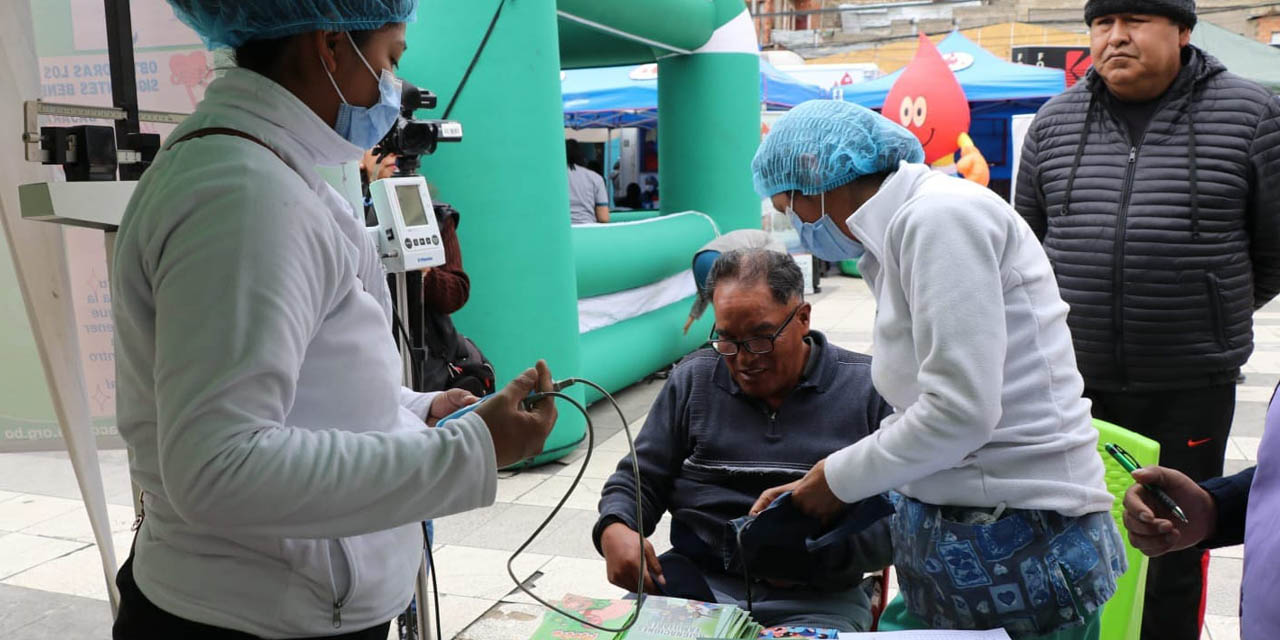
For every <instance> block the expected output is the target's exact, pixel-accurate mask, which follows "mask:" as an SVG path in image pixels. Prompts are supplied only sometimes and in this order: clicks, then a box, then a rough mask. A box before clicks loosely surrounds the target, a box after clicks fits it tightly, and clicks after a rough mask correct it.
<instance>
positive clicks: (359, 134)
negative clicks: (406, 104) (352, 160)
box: [324, 31, 401, 149]
mask: <svg viewBox="0 0 1280 640" xmlns="http://www.w3.org/2000/svg"><path fill="white" fill-rule="evenodd" d="M347 40H350V41H351V48H353V49H355V50H356V55H357V56H360V61H361V62H363V63H364V66H365V68H366V69H368V70H369V73H371V74H373V77H374V79H376V80H377V81H378V102H377V104H375V105H373V106H372V107H357V106H354V105H352V104H350V103H348V102H347V98H346V96H344V95H342V90H341V89H339V88H338V83H337V82H335V81H334V79H333V74H331V73H329V68H328V67H327V66H326V67H325V70H324V72H325V73H326V74H328V75H329V82H330V83H332V84H333V90H334V91H337V92H338V97H339V98H341V99H342V104H341V105H339V106H338V122H337V123H336V124H335V125H334V126H333V128H334V130H335V131H337V132H338V135H340V136H342V137H343V138H346V139H347V141H348V142H350V143H351V144H354V145H356V146H357V147H360V148H361V149H372V148H373V147H374V145H376V144H378V142H380V141H381V140H382V137H383V136H385V135H387V132H388V131H390V130H391V127H392V126H394V125H395V123H396V119H397V118H399V117H400V90H401V84H400V79H399V78H396V77H395V75H393V74H392V73H391V71H390V70H388V69H383V70H382V75H381V76H379V75H378V74H377V73H375V72H374V70H373V67H372V66H370V65H369V61H368V60H365V58H364V54H363V53H360V47H357V46H356V41H355V40H353V39H352V38H351V32H349V31H348V32H347Z"/></svg>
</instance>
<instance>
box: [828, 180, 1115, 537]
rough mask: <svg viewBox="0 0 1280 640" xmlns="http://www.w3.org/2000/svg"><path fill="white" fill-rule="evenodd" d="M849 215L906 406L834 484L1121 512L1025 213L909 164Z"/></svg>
mask: <svg viewBox="0 0 1280 640" xmlns="http://www.w3.org/2000/svg"><path fill="white" fill-rule="evenodd" d="M848 224H849V229H850V230H851V231H852V232H853V234H854V235H855V236H856V237H857V238H858V240H859V241H860V242H861V243H862V244H863V245H864V246H865V247H866V254H865V255H864V257H863V258H862V259H861V261H859V263H858V269H859V270H860V271H861V272H862V274H863V276H864V277H865V278H866V280H867V283H868V284H869V285H870V287H871V290H872V292H873V294H874V295H875V298H876V321H875V328H874V332H873V340H874V349H875V357H874V358H873V360H872V365H871V375H872V380H873V382H874V383H875V386H876V390H877V391H879V392H880V395H882V396H883V397H884V398H885V400H887V401H888V402H889V404H891V405H893V408H894V414H893V415H892V416H889V417H888V418H886V419H885V420H884V421H883V422H882V423H881V425H880V429H879V430H878V431H876V432H875V433H873V434H871V435H870V436H868V437H866V438H863V439H862V440H859V441H858V442H857V443H856V444H853V445H851V446H849V447H847V448H845V449H842V450H840V451H837V452H836V453H833V454H831V456H830V457H828V458H827V462H826V476H827V483H828V484H829V485H830V487H831V489H832V491H834V492H835V494H836V495H837V496H839V497H840V499H842V500H844V501H846V502H853V501H855V500H859V499H862V498H865V497H867V496H871V495H875V494H877V493H880V492H882V491H886V490H889V489H898V490H900V491H901V492H902V493H903V494H905V495H908V496H911V497H913V498H915V499H917V500H921V501H923V502H927V503H931V504H938V505H958V506H973V507H995V506H997V505H999V504H1001V503H1004V504H1006V505H1007V506H1008V507H1010V508H1017V509H1045V510H1050V511H1057V512H1059V513H1063V514H1066V515H1071V516H1078V515H1083V514H1087V513H1092V512H1098V511H1106V510H1108V509H1110V507H1111V503H1112V497H1111V494H1109V493H1107V490H1106V485H1105V484H1104V482H1103V467H1102V461H1101V459H1100V458H1099V456H1098V453H1097V451H1096V447H1097V433H1096V431H1095V430H1094V428H1093V427H1092V425H1091V424H1090V417H1089V406H1090V405H1089V401H1088V400H1085V399H1083V398H1082V397H1081V393H1082V392H1083V391H1084V382H1083V381H1082V379H1081V378H1080V374H1079V373H1078V372H1077V370H1076V360H1075V352H1074V350H1073V348H1072V344H1071V334H1070V332H1069V331H1068V330H1067V323H1066V319H1067V305H1066V303H1064V302H1063V301H1062V298H1061V296H1060V295H1059V294H1058V285H1057V282H1056V281H1055V280H1054V276H1053V272H1052V270H1051V268H1050V266H1049V260H1048V259H1047V258H1046V257H1045V254H1044V250H1043V249H1042V248H1041V246H1040V243H1039V242H1037V241H1036V238H1035V236H1034V235H1033V234H1032V232H1031V229H1030V228H1029V227H1028V226H1027V224H1026V223H1025V222H1024V221H1023V220H1022V218H1021V217H1019V216H1018V215H1017V213H1015V212H1014V210H1013V209H1012V208H1011V207H1010V206H1009V205H1008V203H1006V202H1004V201H1003V200H1001V199H1000V198H999V197H998V196H996V195H995V194H994V193H992V192H991V191H989V190H987V189H985V188H983V187H980V186H978V185H976V184H974V183H971V182H968V181H966V180H961V179H958V178H953V177H949V176H945V175H940V174H938V173H937V172H934V171H931V170H930V169H929V168H928V167H926V166H924V165H920V164H907V163H903V164H902V165H901V166H900V167H899V169H898V171H897V172H895V173H894V174H892V175H891V176H890V177H889V178H888V179H887V180H886V181H885V182H884V184H883V185H882V186H881V187H880V190H879V192H877V193H876V195H875V196H874V197H872V198H871V200H869V201H867V203H866V204H864V205H863V206H862V207H861V208H859V209H858V210H857V211H855V212H854V213H853V215H852V216H850V217H849V220H848Z"/></svg>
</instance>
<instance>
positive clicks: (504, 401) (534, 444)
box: [475, 360, 556, 467]
mask: <svg viewBox="0 0 1280 640" xmlns="http://www.w3.org/2000/svg"><path fill="white" fill-rule="evenodd" d="M553 390H554V387H553V385H552V382H551V371H550V369H548V368H547V363H546V362H545V361H543V360H539V361H538V365H537V367H535V368H532V369H526V370H525V371H524V373H521V374H520V375H519V376H516V378H515V379H514V380H512V381H511V382H509V383H507V386H505V387H503V388H502V390H501V391H499V392H498V393H496V394H494V395H493V396H492V397H490V398H487V399H486V400H485V401H484V402H482V403H480V404H479V405H478V406H477V407H476V409H475V412H476V413H477V414H478V415H479V416H480V417H482V418H484V423H485V425H486V426H488V427H489V435H490V436H491V437H492V438H493V451H494V454H495V455H496V457H497V459H498V467H506V466H509V465H512V464H515V463H517V462H520V461H521V460H524V459H526V458H530V457H533V456H535V455H537V454H538V453H539V452H541V451H542V445H543V444H544V443H545V442H546V440H547V436H549V435H551V429H552V427H554V426H555V424H556V406H555V403H554V402H551V401H550V400H546V401H541V402H530V401H529V400H530V399H529V398H528V396H529V394H530V393H532V392H534V391H538V392H540V393H545V392H551V391H553Z"/></svg>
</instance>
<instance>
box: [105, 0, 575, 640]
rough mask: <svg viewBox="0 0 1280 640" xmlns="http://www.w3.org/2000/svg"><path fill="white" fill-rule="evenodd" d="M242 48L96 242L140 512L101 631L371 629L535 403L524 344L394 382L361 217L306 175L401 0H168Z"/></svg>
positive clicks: (355, 133)
mask: <svg viewBox="0 0 1280 640" xmlns="http://www.w3.org/2000/svg"><path fill="white" fill-rule="evenodd" d="M170 4H171V5H172V6H173V8H174V10H175V12H176V14H177V15H178V17H179V18H180V19H182V20H183V21H184V22H186V23H187V24H189V25H191V26H192V27H193V28H194V29H195V30H196V31H197V32H198V33H200V34H201V35H202V36H203V37H204V38H205V40H206V41H207V43H208V44H209V45H210V46H218V47H229V48H231V49H233V50H234V54H235V60H236V62H237V66H238V68H235V69H231V70H229V71H227V72H226V74H225V75H224V76H222V77H221V78H219V79H217V80H216V81H215V82H213V83H212V84H211V85H210V86H209V89H208V92H207V93H206V94H205V98H204V101H203V102H202V103H200V105H199V106H198V107H197V109H196V112H195V113H194V114H193V115H192V116H190V117H189V118H187V119H186V121H185V122H183V124H182V125H181V126H179V127H178V128H177V130H176V131H174V132H173V133H172V134H171V135H170V136H169V138H168V140H167V141H166V144H165V147H164V149H163V150H162V151H161V152H160V154H159V155H158V156H157V157H156V161H155V163H154V164H153V165H152V166H151V167H150V168H149V169H148V170H147V171H146V173H145V175H144V176H143V177H142V179H141V180H140V181H139V182H138V185H137V188H136V190H135V192H134V195H133V199H132V200H131V201H130V203H129V206H128V209H127V211H126V213H125V216H124V220H123V223H122V224H121V226H120V230H119V235H118V237H117V240H116V249H115V257H114V271H113V275H112V293H113V295H114V297H115V299H114V310H115V320H116V358H117V373H118V385H119V402H118V407H117V412H118V420H119V427H120V433H121V435H122V436H123V437H124V439H125V441H126V442H127V444H128V446H129V462H130V471H131V472H132V475H133V479H134V481H135V482H136V483H137V485H138V486H139V487H141V491H142V504H143V510H144V517H143V519H142V522H141V526H140V528H139V529H138V532H137V537H136V539H135V541H134V548H133V552H132V554H131V556H130V559H129V560H128V561H127V562H126V563H125V565H124V566H123V568H122V569H121V570H120V573H119V576H118V578H117V584H118V585H119V587H120V591H121V603H120V610H119V616H118V618H117V620H116V624H115V628H114V636H115V638H117V639H120V638H184V639H191V638H236V639H244V638H258V637H261V638H313V637H330V638H377V639H378V640H383V639H385V638H386V637H387V631H388V623H389V621H390V620H392V619H393V618H394V617H396V615H397V614H398V613H400V612H401V611H404V609H405V607H406V606H407V604H408V602H409V599H410V597H411V595H412V593H413V583H414V577H415V575H416V573H417V571H418V567H419V564H420V561H421V557H422V548H423V534H422V526H421V524H420V523H421V521H422V520H424V519H427V518H434V517H439V516H443V515H447V514H451V513H457V512H460V511H465V510H468V509H473V508H477V507H481V506H484V505H487V504H490V503H492V502H493V500H494V493H495V490H496V482H497V476H496V469H497V467H500V466H505V465H508V464H512V463H514V462H516V461H518V460H520V459H522V458H524V457H527V456H529V455H532V454H534V453H536V452H537V451H539V450H541V447H542V443H543V440H544V439H545V438H546V436H547V434H548V433H549V431H550V429H551V426H552V424H553V423H554V421H555V409H554V407H552V406H551V403H550V402H542V403H539V404H538V405H537V406H536V407H535V409H534V410H531V411H530V410H525V409H522V408H521V407H520V402H519V401H520V400H521V399H523V398H524V397H525V396H526V395H527V394H528V393H529V392H530V391H532V390H533V389H534V388H540V389H548V388H549V387H550V384H551V382H550V373H549V372H548V371H547V369H546V366H545V365H544V364H543V363H538V367H537V368H536V369H530V370H528V371H526V372H525V373H524V374H523V375H521V376H520V377H519V378H517V379H516V380H515V381H513V382H512V383H511V384H510V385H509V386H508V387H507V388H506V389H504V390H503V391H502V392H501V393H500V394H499V395H498V397H496V398H494V399H493V400H491V401H490V402H487V403H485V404H484V405H482V406H481V407H480V408H479V409H477V410H476V411H475V412H473V413H471V414H469V415H467V416H466V417H463V418H461V419H458V420H453V421H450V422H449V423H448V425H447V426H443V427H441V428H436V429H428V428H427V423H431V422H434V421H435V420H437V419H439V418H440V417H442V416H445V415H448V414H449V413H451V412H452V411H453V410H455V409H457V408H459V407H461V406H464V405H466V404H469V403H471V402H474V398H472V397H471V396H470V395H469V394H468V393H466V392H463V391H454V392H448V393H444V394H418V393H414V392H411V391H409V390H408V389H405V388H404V387H402V386H401V384H400V377H401V362H400V357H399V354H398V352H397V349H396V346H395V344H394V343H393V341H392V338H391V325H390V302H389V296H388V294H387V288H386V284H385V280H384V278H383V272H382V270H381V265H380V262H379V259H378V256H377V254H376V252H375V250H374V247H373V245H372V244H371V243H370V241H369V239H368V236H367V235H366V233H365V229H364V224H363V218H362V216H357V215H356V213H355V212H353V211H352V209H351V207H350V205H348V204H347V202H346V201H345V200H343V198H342V197H341V196H339V194H338V193H337V192H336V191H334V190H333V189H332V188H331V187H329V186H328V185H327V184H326V183H325V182H324V181H323V180H321V179H320V177H319V176H318V175H317V173H316V170H315V167H316V166H317V165H336V164H340V163H344V162H349V161H355V160H358V159H359V158H360V156H361V154H362V153H363V152H364V150H366V149H368V148H370V147H372V146H373V145H374V144H375V143H377V142H378V141H379V139H380V138H381V137H382V136H383V135H384V134H385V133H386V132H387V131H388V130H389V128H390V127H391V126H392V123H393V122H394V121H395V119H396V116H397V114H398V113H399V107H400V95H399V93H400V81H399V80H397V79H396V77H395V75H394V72H395V69H396V66H397V62H398V60H399V59H400V56H401V55H402V54H403V53H404V51H405V49H406V47H407V45H406V43H405V22H406V21H408V20H410V19H412V18H413V15H414V11H415V5H416V2H415V0H289V1H281V2H207V1H197V0H170Z"/></svg>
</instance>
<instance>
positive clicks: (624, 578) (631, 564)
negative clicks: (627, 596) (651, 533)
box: [600, 522, 667, 593]
mask: <svg viewBox="0 0 1280 640" xmlns="http://www.w3.org/2000/svg"><path fill="white" fill-rule="evenodd" d="M600 551H601V552H602V553H604V564H605V572H606V575H607V576H608V578H609V582H610V584H613V585H614V586H617V587H620V588H623V589H626V590H627V591H634V590H635V588H636V585H638V584H640V554H641V553H643V554H644V559H645V560H644V561H645V564H646V567H645V568H646V569H647V572H646V573H647V575H645V577H644V592H645V593H657V592H658V585H664V586H665V585H666V584H667V579H666V578H664V577H663V576H662V565H661V564H660V563H659V562H658V554H657V553H655V552H654V550H653V545H652V544H650V543H649V541H648V540H645V541H644V547H643V548H641V546H640V535H639V534H637V533H636V531H635V530H634V529H632V528H631V527H628V526H627V525H625V524H623V523H621V522H615V523H613V524H611V525H609V526H607V527H605V528H604V531H602V532H600ZM655 582H656V584H655Z"/></svg>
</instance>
